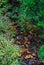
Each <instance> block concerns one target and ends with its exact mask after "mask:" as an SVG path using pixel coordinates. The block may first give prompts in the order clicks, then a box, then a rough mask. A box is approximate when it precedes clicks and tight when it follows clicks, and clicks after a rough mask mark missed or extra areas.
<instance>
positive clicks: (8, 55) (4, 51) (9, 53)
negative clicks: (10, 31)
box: [0, 37, 21, 65]
mask: <svg viewBox="0 0 44 65" xmlns="http://www.w3.org/2000/svg"><path fill="white" fill-rule="evenodd" d="M20 49H21V47H19V46H18V45H14V44H13V39H11V40H7V39H6V38H5V37H1V38H0V65H2V64H3V65H20V63H19V61H18V59H19V56H18V53H19V51H20Z"/></svg>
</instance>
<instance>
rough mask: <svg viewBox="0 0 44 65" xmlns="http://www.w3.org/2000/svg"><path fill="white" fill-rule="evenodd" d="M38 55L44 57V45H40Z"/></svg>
mask: <svg viewBox="0 0 44 65" xmlns="http://www.w3.org/2000/svg"><path fill="white" fill-rule="evenodd" d="M38 57H39V58H40V59H44V45H42V46H40V49H39V54H38Z"/></svg>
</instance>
